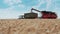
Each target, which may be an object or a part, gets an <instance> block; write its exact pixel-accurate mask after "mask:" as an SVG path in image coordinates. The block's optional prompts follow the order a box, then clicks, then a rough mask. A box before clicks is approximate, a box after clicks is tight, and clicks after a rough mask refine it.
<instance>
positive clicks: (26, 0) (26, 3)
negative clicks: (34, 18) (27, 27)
mask: <svg viewBox="0 0 60 34" xmlns="http://www.w3.org/2000/svg"><path fill="white" fill-rule="evenodd" d="M31 8H35V9H38V10H40V11H41V10H49V11H53V12H56V13H57V15H58V18H60V0H0V19H8V18H9V19H10V18H18V17H19V15H23V14H24V13H26V12H30V9H31Z"/></svg>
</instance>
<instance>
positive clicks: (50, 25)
mask: <svg viewBox="0 0 60 34" xmlns="http://www.w3.org/2000/svg"><path fill="white" fill-rule="evenodd" d="M0 34H60V19H1V20H0Z"/></svg>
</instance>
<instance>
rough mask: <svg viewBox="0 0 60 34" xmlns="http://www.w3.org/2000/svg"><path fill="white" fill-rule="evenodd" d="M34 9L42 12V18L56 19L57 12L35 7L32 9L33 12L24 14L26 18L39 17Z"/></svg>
mask: <svg viewBox="0 0 60 34" xmlns="http://www.w3.org/2000/svg"><path fill="white" fill-rule="evenodd" d="M33 10H34V11H37V12H40V13H41V14H42V16H41V17H40V18H42V19H56V18H57V15H56V13H55V12H51V11H39V10H36V9H34V8H32V9H31V13H25V14H24V19H35V18H38V14H37V13H34V12H33Z"/></svg>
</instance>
